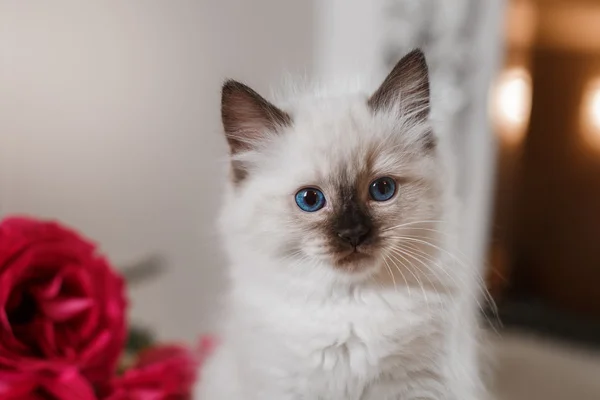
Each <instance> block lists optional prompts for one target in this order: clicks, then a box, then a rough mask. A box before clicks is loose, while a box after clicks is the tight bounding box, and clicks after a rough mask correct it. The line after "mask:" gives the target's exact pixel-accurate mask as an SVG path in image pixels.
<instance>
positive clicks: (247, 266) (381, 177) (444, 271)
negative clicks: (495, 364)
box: [196, 50, 483, 400]
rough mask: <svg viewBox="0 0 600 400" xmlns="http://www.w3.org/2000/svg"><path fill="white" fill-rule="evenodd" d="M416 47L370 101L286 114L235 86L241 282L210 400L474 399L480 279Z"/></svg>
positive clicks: (230, 201)
mask: <svg viewBox="0 0 600 400" xmlns="http://www.w3.org/2000/svg"><path fill="white" fill-rule="evenodd" d="M428 117H429V78H428V73H427V65H426V62H425V58H424V56H423V54H422V53H421V52H420V51H418V50H417V51H413V52H411V53H410V54H408V55H407V56H406V57H404V58H403V59H402V60H400V62H399V63H398V64H397V65H396V66H395V67H394V69H393V71H392V72H391V73H390V75H389V76H388V77H387V78H386V79H385V81H384V82H383V84H382V85H381V86H380V87H379V89H377V91H376V92H375V93H374V94H373V95H371V96H368V95H367V94H365V93H354V94H348V95H345V96H329V97H328V96H324V95H320V96H312V97H310V98H306V97H303V98H301V99H295V100H291V101H290V102H289V103H288V104H285V105H284V106H282V108H281V109H280V108H277V107H276V106H275V105H273V104H271V103H269V102H268V101H267V100H265V99H264V98H262V97H261V96H260V95H258V94H257V93H256V92H254V91H253V90H252V89H250V88H248V87H247V86H245V85H243V84H241V83H237V82H234V81H228V82H226V83H225V85H224V86H223V93H222V119H223V125H224V128H225V134H226V137H227V139H228V142H229V145H230V149H231V165H232V179H231V184H230V185H229V186H230V187H229V193H228V196H227V199H226V204H225V205H224V208H223V213H222V218H221V223H220V226H221V232H222V236H223V240H224V241H225V243H226V248H227V250H228V253H229V257H230V261H231V268H230V278H231V281H232V287H231V292H230V293H229V296H228V303H227V306H228V307H227V309H226V310H224V311H223V313H224V318H225V320H224V327H223V330H222V331H221V332H220V333H219V334H220V344H219V346H218V348H217V350H216V352H215V354H214V356H213V357H212V358H211V359H210V360H209V362H208V363H207V364H206V365H205V366H204V368H203V371H202V379H201V382H200V383H199V387H198V388H197V390H196V398H197V399H199V400H242V399H243V400H286V399H303V400H318V399H323V400H338V399H339V400H359V399H360V400H386V399H389V400H392V399H394V400H396V399H403V400H404V399H406V400H408V399H451V400H474V399H481V398H482V396H483V390H482V387H481V386H482V385H481V383H480V378H479V372H478V366H477V361H476V359H477V354H476V353H477V352H476V347H477V341H476V328H477V326H476V325H477V324H476V310H477V306H476V305H477V301H476V298H475V297H476V291H477V285H476V282H477V280H476V271H475V269H472V268H469V267H468V266H466V265H465V264H464V263H462V262H459V261H458V260H457V256H456V255H453V254H454V253H455V250H456V247H457V243H455V239H454V238H456V236H457V232H456V231H455V229H452V228H453V227H454V228H455V227H456V224H455V223H453V222H452V217H453V216H454V215H455V212H454V211H453V209H452V191H453V188H452V185H451V177H450V175H449V173H448V172H449V165H447V164H446V163H445V161H444V157H445V155H444V154H445V151H443V150H442V148H441V147H442V146H441V140H439V138H436V137H435V135H434V134H433V131H432V129H431V126H430V123H429V121H428Z"/></svg>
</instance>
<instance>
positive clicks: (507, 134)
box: [491, 67, 532, 145]
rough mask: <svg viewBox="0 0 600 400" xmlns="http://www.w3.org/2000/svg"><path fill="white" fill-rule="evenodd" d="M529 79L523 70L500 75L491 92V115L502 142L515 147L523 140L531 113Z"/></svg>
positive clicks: (514, 69) (513, 70)
mask: <svg viewBox="0 0 600 400" xmlns="http://www.w3.org/2000/svg"><path fill="white" fill-rule="evenodd" d="M531 92H532V91H531V77H530V75H529V73H528V72H527V70H526V69H525V68H520V67H518V68H511V69H508V70H506V71H505V72H503V73H502V74H501V75H500V78H499V79H498V82H497V84H496V87H495V88H494V92H493V99H492V102H491V104H492V107H493V108H492V113H493V118H494V122H495V124H496V128H497V130H498V133H499V134H500V136H501V138H502V140H504V141H505V142H507V143H508V144H511V145H516V144H518V143H520V142H521V141H522V140H523V137H524V135H525V132H526V131H527V126H528V124H529V114H530V112H531Z"/></svg>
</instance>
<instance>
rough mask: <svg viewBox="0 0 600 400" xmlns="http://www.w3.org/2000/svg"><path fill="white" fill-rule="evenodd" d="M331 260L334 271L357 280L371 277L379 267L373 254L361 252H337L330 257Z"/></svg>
mask: <svg viewBox="0 0 600 400" xmlns="http://www.w3.org/2000/svg"><path fill="white" fill-rule="evenodd" d="M331 259H332V262H331V265H332V266H333V268H334V269H336V270H337V271H340V272H342V273H344V274H346V275H351V276H353V277H357V278H360V277H361V276H369V275H372V274H373V273H374V272H375V270H376V269H377V268H378V267H379V265H380V262H378V257H376V255H375V254H374V253H372V252H366V251H363V250H348V251H345V252H339V253H336V254H334V255H332V257H331Z"/></svg>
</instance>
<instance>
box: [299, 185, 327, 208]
mask: <svg viewBox="0 0 600 400" xmlns="http://www.w3.org/2000/svg"><path fill="white" fill-rule="evenodd" d="M296 204H298V207H300V209H301V210H303V211H306V212H315V211H318V210H320V209H321V208H323V207H324V206H325V195H324V194H323V192H321V191H320V190H319V189H315V188H306V189H302V190H300V191H299V192H298V193H296Z"/></svg>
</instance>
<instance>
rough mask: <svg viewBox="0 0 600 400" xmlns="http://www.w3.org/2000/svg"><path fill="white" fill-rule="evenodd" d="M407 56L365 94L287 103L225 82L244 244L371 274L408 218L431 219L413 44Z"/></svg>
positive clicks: (236, 210)
mask: <svg viewBox="0 0 600 400" xmlns="http://www.w3.org/2000/svg"><path fill="white" fill-rule="evenodd" d="M407 57H409V58H408V59H403V60H402V61H401V62H400V63H399V64H398V66H396V68H395V69H394V71H393V72H392V74H390V77H391V78H390V77H388V79H386V82H387V85H388V86H386V82H384V84H383V85H382V87H381V88H380V89H379V90H378V91H377V92H376V93H375V94H374V95H373V96H371V98H368V97H361V96H356V97H354V98H345V99H341V100H340V99H336V100H331V99H320V100H318V99H315V100H313V101H311V102H310V103H305V104H296V105H295V106H294V107H293V108H292V109H291V110H286V111H283V110H279V109H277V108H275V106H273V105H271V104H270V103H267V102H266V101H265V100H264V99H262V98H257V97H256V96H258V95H257V94H256V93H254V92H252V91H251V90H250V89H248V88H247V87H244V86H239V85H240V84H237V83H233V82H229V83H227V84H226V86H225V87H224V99H223V121H224V125H225V128H226V133H228V138H229V141H230V145H231V148H232V154H233V158H232V165H233V181H234V183H233V185H234V188H233V199H232V203H231V204H230V205H229V210H226V213H229V217H230V218H229V221H230V224H232V223H235V225H236V226H235V228H232V230H231V232H232V234H234V235H236V236H237V237H238V238H239V239H240V240H241V243H245V244H246V245H248V246H250V247H253V248H255V249H256V250H257V251H262V252H263V253H265V254H266V255H268V256H270V257H277V258H280V259H282V260H283V259H286V260H290V261H292V262H293V261H298V262H303V263H308V264H310V263H313V264H314V265H326V266H328V267H331V268H332V269H334V270H337V271H340V272H342V273H350V274H357V273H359V274H361V273H372V272H373V271H375V270H377V269H378V268H382V267H383V266H385V265H386V262H387V261H386V260H389V258H390V257H394V258H395V259H397V257H396V256H395V253H394V252H395V251H397V250H398V248H397V247H398V246H399V244H400V243H401V242H402V239H401V236H405V235H408V234H409V233H410V232H411V229H410V228H411V226H416V224H417V223H419V222H426V221H433V220H436V219H438V217H439V213H440V209H439V205H440V204H441V195H442V182H439V180H438V179H439V178H438V177H439V171H438V169H437V168H438V164H437V162H436V161H437V160H436V151H435V144H434V141H433V137H432V133H431V131H430V128H429V125H428V123H427V111H428V110H427V106H428V97H427V103H425V102H424V100H423V92H424V90H427V95H428V86H426V87H424V86H423V84H424V83H423V82H424V81H423V79H427V76H426V73H427V71H426V66H425V64H424V61H423V60H422V55H421V54H420V53H417V54H414V53H413V54H412V55H409V56H407ZM410 57H412V58H410ZM415 57H416V59H415ZM394 74H395V75H394ZM398 74H401V75H402V74H403V75H402V76H398ZM400 78H401V79H400ZM390 79H391V80H392V82H388V81H389V80H390ZM394 79H395V81H394ZM399 79H400V80H399ZM228 85H229V86H228ZM389 85H392V87H389ZM402 90H404V92H399V91H402ZM411 90H412V92H411ZM411 95H412V97H411ZM399 97H401V99H402V100H400V99H399ZM402 101H403V102H402ZM395 102H400V104H396V103H395Z"/></svg>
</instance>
